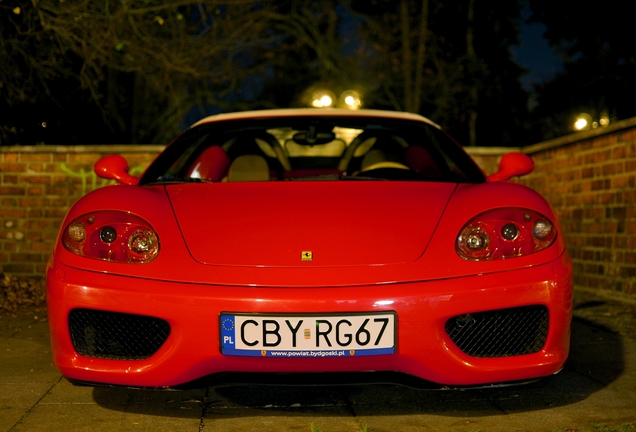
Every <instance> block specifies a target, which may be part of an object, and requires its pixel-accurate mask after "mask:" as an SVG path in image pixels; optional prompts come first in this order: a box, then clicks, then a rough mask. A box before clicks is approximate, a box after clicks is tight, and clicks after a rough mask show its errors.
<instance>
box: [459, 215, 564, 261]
mask: <svg viewBox="0 0 636 432" xmlns="http://www.w3.org/2000/svg"><path fill="white" fill-rule="evenodd" d="M555 239H556V230H555V229H554V225H553V224H552V222H550V221H549V219H548V218H546V217H545V216H543V215H542V214H540V213H537V212H535V211H533V210H528V209H521V208H509V209H497V210H492V211H489V212H486V213H482V214H481V215H479V216H477V217H475V218H473V219H472V220H471V221H469V222H468V223H467V224H466V225H464V227H463V228H462V230H461V231H460V232H459V235H458V236H457V239H456V242H455V250H456V251H457V254H458V255H459V256H460V257H462V258H463V259H465V260H468V261H491V260H500V259H507V258H514V257H519V256H524V255H529V254H532V253H535V252H538V251H541V250H543V249H545V248H547V247H548V246H550V245H551V244H552V243H554V240H555Z"/></svg>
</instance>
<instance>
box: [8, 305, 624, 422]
mask: <svg viewBox="0 0 636 432" xmlns="http://www.w3.org/2000/svg"><path fill="white" fill-rule="evenodd" d="M613 305H614V306H613ZM620 307H621V306H620V305H618V304H617V303H616V302H611V301H608V300H607V299H604V298H600V297H590V296H587V297H586V298H585V299H583V300H580V301H579V303H578V307H577V313H576V318H575V320H574V323H573V336H572V351H571V355H570V360H569V361H568V364H567V366H566V368H565V369H564V370H563V371H562V372H561V373H560V374H559V375H556V376H554V377H550V378H547V379H544V380H542V381H539V382H536V383H533V384H528V385H525V386H517V387H508V388H499V389H488V390H470V391H422V390H413V389H409V388H404V387H397V386H389V385H372V386H353V387H280V386H277V387H271V386H229V387H211V388H204V389H200V390H192V391H184V392H159V391H146V390H129V389H115V388H90V387H75V386H72V385H71V384H69V383H68V382H67V381H66V380H65V379H63V378H62V377H61V376H60V375H59V373H58V372H57V370H56V369H55V367H54V366H53V365H52V363H51V358H50V353H49V342H48V327H47V323H46V319H45V316H44V315H45V312H44V311H41V310H40V311H38V310H31V311H28V313H22V314H20V315H18V316H8V315H0V431H12V432H18V431H29V432H34V431H84V430H86V431H89V430H90V431H101V430H108V431H164V430H166V431H201V430H203V431H206V432H207V431H221V432H222V431H252V430H254V431H306V432H317V431H324V432H339V431H346V432H363V431H372V432H381V431H382V432H384V431H386V432H395V431H426V430H430V431H466V432H475V431H483V432H487V431H493V432H494V431H506V432H509V431H569V432H574V431H579V432H581V431H636V339H635V338H634V337H633V334H631V333H629V332H628V334H626V335H621V332H623V333H624V331H623V330H622V329H623V328H627V329H630V327H629V323H630V322H631V321H630V319H631V318H633V316H632V315H630V313H631V312H629V311H628V312H627V314H626V315H625V314H624V315H625V316H623V317H622V321H621V322H627V323H628V324H626V327H619V328H618V330H617V329H616V328H615V329H614V330H617V331H610V329H608V328H606V327H604V326H602V325H600V324H599V320H598V319H596V318H600V321H601V322H602V320H603V319H612V318H613V317H614V316H615V315H618V313H617V312H616V311H617V310H618V309H620ZM623 312H624V311H623ZM621 325H622V324H621ZM603 425H604V426H603Z"/></svg>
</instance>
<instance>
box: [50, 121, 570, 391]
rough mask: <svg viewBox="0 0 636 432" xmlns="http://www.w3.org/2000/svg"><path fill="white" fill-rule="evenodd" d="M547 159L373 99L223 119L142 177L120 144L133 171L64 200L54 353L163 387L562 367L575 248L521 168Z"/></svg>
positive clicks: (509, 373) (195, 133)
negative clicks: (489, 157) (474, 138)
mask: <svg viewBox="0 0 636 432" xmlns="http://www.w3.org/2000/svg"><path fill="white" fill-rule="evenodd" d="M532 168H533V163H532V161H531V160H530V158H528V157H527V156H524V155H522V154H518V153H513V154H509V155H506V156H504V157H503V158H502V160H501V163H500V170H499V171H498V172H497V173H496V174H494V175H491V176H489V177H487V176H485V175H484V173H483V172H482V170H481V169H480V168H479V167H478V166H477V165H476V163H475V162H474V161H473V160H472V159H471V158H470V157H469V156H468V155H467V154H466V153H465V152H464V150H463V149H462V148H461V147H460V146H459V145H458V144H456V143H455V142H454V141H453V140H452V139H451V138H449V137H448V135H446V134H445V133H444V132H443V131H442V130H440V128H439V127H438V126H437V125H435V124H434V123H432V122H431V121H429V120H427V119H425V118H423V117H421V116H418V115H413V114H405V113H396V112H384V111H372V110H360V111H348V110H329V109H326V110H318V109H289V110H270V111H254V112H244V113H237V114H223V115H217V116H212V117H208V118H205V119H203V120H201V121H199V122H198V123H196V124H195V125H193V126H192V127H191V128H189V129H188V130H187V131H186V132H184V133H183V134H181V135H180V136H179V137H178V138H176V139H175V140H174V141H173V142H172V143H171V144H170V145H168V146H167V147H166V149H165V150H164V151H163V152H162V153H161V154H160V155H159V156H158V157H157V158H156V160H155V161H154V162H153V163H152V164H151V165H150V166H149V167H148V168H147V170H146V171H145V173H144V174H143V175H142V176H141V177H140V178H135V177H132V176H131V175H129V174H128V165H127V163H126V161H125V160H124V159H123V158H122V157H120V156H117V155H110V156H106V157H104V158H102V159H100V160H99V161H98V162H97V163H96V165H95V171H96V172H97V173H98V175H100V176H101V177H104V178H110V179H116V180H117V181H118V182H119V183H120V184H118V185H112V186H107V187H103V188H101V189H98V190H95V191H94V192H91V193H89V194H87V195H86V196H84V197H83V198H82V199H80V200H79V201H78V202H77V203H76V204H75V205H74V206H73V207H72V208H71V209H70V211H69V212H68V215H67V216H66V219H65V220H64V222H63V225H62V229H61V232H60V234H59V239H58V241H57V244H56V246H55V250H54V252H53V254H52V257H51V259H50V262H49V266H48V271H47V289H48V296H47V301H48V313H49V322H50V328H51V342H52V352H53V358H54V361H55V364H56V366H57V367H58V369H59V370H60V372H61V373H62V374H63V375H64V376H65V377H66V378H68V379H69V380H70V381H72V382H74V383H88V384H108V385H124V386H136V387H160V388H172V387H180V386H186V385H192V384H193V383H201V382H202V381H201V380H209V381H211V382H215V380H216V381H219V382H220V381H222V380H223V379H226V380H227V379H230V378H228V377H233V378H235V379H237V380H239V379H248V380H250V379H254V380H256V377H257V376H259V375H260V376H261V377H268V378H269V379H270V380H276V379H277V378H276V377H279V376H281V375H279V374H290V373H292V374H298V375H294V376H295V377H296V376H297V377H300V376H305V377H306V376H312V377H316V378H317V381H320V382H325V380H327V378H326V377H327V376H330V377H334V376H335V377H336V378H335V379H334V381H337V382H351V381H356V380H358V379H360V380H361V381H374V380H376V379H377V380H382V381H386V380H387V379H389V380H391V381H395V382H407V381H409V382H411V381H417V382H420V383H430V384H431V385H433V386H439V387H442V386H451V387H452V386H458V387H465V386H480V385H491V384H500V383H514V382H524V381H528V380H532V379H535V378H538V377H544V376H547V375H551V374H554V373H556V372H558V371H559V370H560V369H561V368H562V367H563V365H564V362H565V361H566V358H567V355H568V349H569V338H570V320H571V313H572V274H571V273H572V264H571V260H570V258H569V256H568V254H567V252H566V248H565V244H564V239H563V235H562V232H561V228H560V226H559V223H558V221H557V218H556V215H555V213H554V211H553V209H552V208H551V207H550V205H549V204H548V203H547V202H546V201H545V200H544V199H543V198H542V197H541V196H540V195H539V194H537V193H536V192H534V191H533V190H531V189H529V188H527V187H524V186H522V185H520V184H517V183H512V182H508V181H507V180H509V179H510V178H512V177H513V176H519V175H523V174H526V173H528V172H530V171H531V170H532ZM239 377H240V378H239ZM361 377H364V379H362V378H361ZM387 377H389V378H387Z"/></svg>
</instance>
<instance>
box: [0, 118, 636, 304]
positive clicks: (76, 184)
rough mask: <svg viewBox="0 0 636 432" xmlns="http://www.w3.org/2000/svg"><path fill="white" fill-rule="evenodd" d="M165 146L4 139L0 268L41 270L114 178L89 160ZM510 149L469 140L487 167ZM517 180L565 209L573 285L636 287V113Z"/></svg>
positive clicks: (555, 148)
mask: <svg viewBox="0 0 636 432" xmlns="http://www.w3.org/2000/svg"><path fill="white" fill-rule="evenodd" d="M161 148H162V147H161V146H76V147H62V146H59V147H53V146H35V147H0V177H1V178H0V202H1V207H0V222H1V225H0V272H5V273H10V274H15V275H41V274H43V272H44V269H45V267H46V261H47V260H48V256H49V254H50V251H51V248H52V246H53V243H54V242H55V239H56V236H57V232H58V229H59V226H60V224H61V221H62V219H63V217H64V214H65V213H66V210H67V209H68V207H69V206H70V205H72V204H73V203H74V202H75V201H76V200H77V199H78V198H79V197H81V196H82V195H83V194H84V193H86V192H89V191H91V190H93V189H95V188H96V187H100V186H102V185H104V184H107V183H108V182H107V181H105V180H103V179H98V178H97V177H96V176H95V175H94V173H93V172H92V164H93V163H94V162H95V161H96V160H97V159H98V158H99V157H100V156H102V155H106V154H111V153H121V154H123V155H124V156H125V157H126V158H127V160H128V161H129V164H130V166H131V173H133V174H139V173H140V172H141V171H142V170H143V169H144V168H145V167H146V166H147V164H148V163H149V162H150V161H151V160H152V159H153V158H154V156H155V155H156V154H157V153H158V152H159V151H160V150H161ZM511 150H520V149H511V148H469V149H468V151H469V152H470V153H471V154H472V155H473V157H475V159H476V160H477V161H478V163H479V164H480V165H481V166H482V168H483V169H484V170H485V171H486V172H487V173H492V172H494V171H495V170H496V167H497V163H498V160H499V158H500V157H501V155H502V154H504V153H505V152H508V151H511ZM521 151H523V152H524V153H527V154H529V155H531V156H532V158H533V159H534V161H535V164H536V168H535V171H534V172H533V173H532V174H530V175H528V176H525V177H523V178H521V179H520V180H519V181H520V182H522V183H524V184H526V185H528V186H530V187H532V188H533V189H535V190H537V191H538V192H540V193H541V194H543V195H544V196H545V197H546V198H547V199H548V201H550V203H551V204H552V206H553V207H554V208H555V210H556V212H557V213H558V214H559V216H560V219H561V223H562V225H563V229H564V231H565V233H564V234H565V237H566V242H567V245H568V249H569V250H570V253H571V255H572V257H573V260H574V266H575V282H576V284H577V286H580V287H586V288H592V289H601V290H609V291H621V292H623V293H627V294H633V295H636V252H635V251H636V204H635V202H636V118H632V119H628V120H624V121H621V122H617V123H615V124H613V125H610V127H608V128H605V129H602V130H601V129H596V130H592V131H588V132H581V133H577V134H572V135H568V136H566V137H562V138H559V139H556V140H551V141H547V142H543V143H539V144H535V145H532V146H528V147H525V148H523V149H521Z"/></svg>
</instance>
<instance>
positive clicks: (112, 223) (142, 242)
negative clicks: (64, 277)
mask: <svg viewBox="0 0 636 432" xmlns="http://www.w3.org/2000/svg"><path fill="white" fill-rule="evenodd" d="M62 244H63V245H64V247H65V248H66V249H67V250H69V251H70V252H72V253H74V254H76V255H80V256H85V257H88V258H95V259H100V260H105V261H113V262H122V263H147V262H150V261H152V260H153V259H155V258H156V257H157V255H158V254H159V238H158V237H157V233H156V232H155V230H154V229H153V228H152V227H151V226H150V224H149V223H148V222H146V221H145V220H143V219H142V218H140V217H138V216H135V215H133V214H130V213H126V212H120V211H99V212H94V213H88V214H85V215H82V216H80V217H77V218H75V219H74V220H73V221H72V222H71V223H70V224H68V226H67V227H66V229H65V230H64V233H63V235H62Z"/></svg>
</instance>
